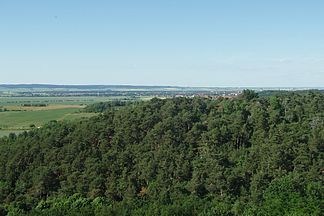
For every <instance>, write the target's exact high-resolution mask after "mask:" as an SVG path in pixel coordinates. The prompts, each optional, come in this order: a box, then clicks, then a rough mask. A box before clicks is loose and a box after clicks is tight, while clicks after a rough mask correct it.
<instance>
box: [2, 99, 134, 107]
mask: <svg viewBox="0 0 324 216" xmlns="http://www.w3.org/2000/svg"><path fill="white" fill-rule="evenodd" d="M127 99H129V98H127V97H119V96H116V97H113V96H112V97H100V96H98V97H96V96H80V97H0V106H4V107H5V106H10V107H12V106H22V105H24V104H47V105H79V106H82V105H87V104H92V103H96V102H102V101H110V100H127Z"/></svg>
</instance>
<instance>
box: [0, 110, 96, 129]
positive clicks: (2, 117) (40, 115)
mask: <svg viewBox="0 0 324 216" xmlns="http://www.w3.org/2000/svg"><path fill="white" fill-rule="evenodd" d="M78 111H79V109H77V108H65V109H52V110H39V111H25V112H24V111H20V112H19V111H10V112H2V113H0V128H1V129H2V130H26V129H29V128H30V125H32V124H33V125H35V126H36V127H40V126H42V125H43V124H45V123H46V122H49V121H51V120H74V119H78V118H82V117H91V116H93V115H94V114H93V113H80V112H78Z"/></svg>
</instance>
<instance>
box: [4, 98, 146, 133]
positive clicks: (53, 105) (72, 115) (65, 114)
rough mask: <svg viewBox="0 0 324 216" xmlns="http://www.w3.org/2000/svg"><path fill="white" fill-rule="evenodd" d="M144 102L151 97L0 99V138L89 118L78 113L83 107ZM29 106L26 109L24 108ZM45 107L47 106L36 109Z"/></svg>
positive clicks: (92, 114) (85, 114) (88, 114)
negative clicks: (32, 126) (106, 103)
mask: <svg viewBox="0 0 324 216" xmlns="http://www.w3.org/2000/svg"><path fill="white" fill-rule="evenodd" d="M138 99H140V100H147V99H150V97H143V98H134V97H119V96H113V97H96V96H80V97H0V110H4V109H5V110H6V111H4V112H0V137H2V136H6V135H8V134H9V133H11V132H13V133H19V132H21V131H23V130H29V129H30V128H31V125H35V127H41V126H42V125H44V124H45V123H47V122H49V121H51V120H57V121H61V120H76V119H81V118H89V117H91V116H94V115H96V114H95V113H84V112H80V111H81V110H82V109H83V108H84V107H85V106H86V105H89V104H93V103H98V102H105V101H112V100H138ZM26 104H27V105H31V106H25V105H26ZM37 104H46V106H42V107H39V106H35V105H37Z"/></svg>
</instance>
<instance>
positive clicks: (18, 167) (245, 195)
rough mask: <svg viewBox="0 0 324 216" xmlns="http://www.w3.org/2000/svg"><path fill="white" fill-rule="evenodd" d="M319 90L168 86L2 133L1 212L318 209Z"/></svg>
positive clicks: (322, 129)
mask: <svg viewBox="0 0 324 216" xmlns="http://www.w3.org/2000/svg"><path fill="white" fill-rule="evenodd" d="M323 152H324V95H323V94H321V93H316V92H308V93H303V94H297V93H293V92H292V93H289V94H286V95H279V96H270V97H258V96H257V95H256V94H255V93H254V92H251V91H245V92H244V94H243V95H242V96H241V97H239V98H236V99H217V100H212V99H203V98H198V97H197V98H192V99H189V98H174V99H165V100H161V99H152V100H151V101H148V102H143V103H139V104H136V105H129V106H125V107H121V108H119V109H116V110H112V109H109V110H108V111H106V112H105V113H104V114H101V115H99V116H98V117H94V118H91V119H90V120H82V121H80V122H74V123H67V122H50V123H48V124H47V125H46V126H44V127H43V128H41V129H35V130H32V131H30V132H28V133H27V132H26V133H24V134H21V135H19V136H18V137H16V136H14V135H11V136H9V137H6V138H3V139H1V140H0V203H1V207H0V215H1V214H2V215H5V214H6V213H7V212H9V215H19V214H21V215H23V214H29V215H228V216H230V215H321V214H323V210H322V209H321V207H322V205H323V184H322V182H323V172H324V169H323V167H324V163H323V162H324V160H323V156H324V155H323Z"/></svg>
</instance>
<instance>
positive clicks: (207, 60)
mask: <svg viewBox="0 0 324 216" xmlns="http://www.w3.org/2000/svg"><path fill="white" fill-rule="evenodd" d="M323 11H324V1H322V0H271V1H270V0H195V1H194V0H163V1H153V0H147V1H144V0H136V1H134V0H128V1H127V0H119V1H116V0H115V1H112V0H46V1H44V0H28V1H26V0H0V83H49V84H132V85H177V86H210V87H218V86H219V87H225V86H230V87H283V86H290V87H324V13H323Z"/></svg>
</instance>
